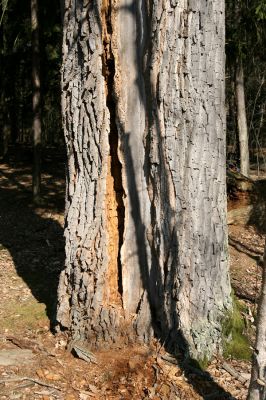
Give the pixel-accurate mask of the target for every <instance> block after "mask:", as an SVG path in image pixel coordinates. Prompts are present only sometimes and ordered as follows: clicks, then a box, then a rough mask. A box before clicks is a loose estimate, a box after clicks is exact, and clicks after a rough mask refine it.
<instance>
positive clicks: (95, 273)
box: [57, 0, 231, 358]
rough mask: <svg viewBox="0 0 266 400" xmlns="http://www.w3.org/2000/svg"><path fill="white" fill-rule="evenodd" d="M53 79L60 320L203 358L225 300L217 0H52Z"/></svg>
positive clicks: (92, 337)
mask: <svg viewBox="0 0 266 400" xmlns="http://www.w3.org/2000/svg"><path fill="white" fill-rule="evenodd" d="M62 91H63V97H62V113H63V124H64V131H65V138H66V144H67V152H68V174H67V194H66V227H65V238H66V266H65V270H64V271H63V272H62V274H61V277H60V283H59V289H58V298H59V304H58V310H57V321H58V324H59V327H60V326H61V328H67V329H68V330H69V333H70V337H71V339H72V340H73V341H76V340H81V341H88V342H89V343H90V346H95V345H96V346H100V345H103V344H104V343H109V345H110V343H112V342H116V341H119V340H122V341H124V342H126V341H132V340H140V341H146V342H147V341H149V340H150V338H151V337H152V336H154V335H156V336H157V337H158V338H159V339H160V340H161V342H165V343H167V344H168V345H169V346H170V345H171V344H172V345H177V344H181V342H182V344H183V346H185V349H186V350H188V351H189V353H190V355H191V356H193V357H197V358H203V357H207V358H210V356H211V355H212V354H213V352H214V351H216V350H217V347H219V346H220V343H221V320H222V318H223V316H224V314H225V312H227V310H228V309H230V306H231V300H230V283H229V275H228V268H227V232H226V211H225V209H226V193H225V109H224V4H223V2H222V1H220V0H215V1H209V2H203V3H202V4H201V3H200V2H197V1H189V2H188V1H185V0H184V1H179V2H177V1H162V0H155V1H153V2H148V1H144V0H143V1H141V0H138V1H136V2H132V1H131V0H130V1H129V0H112V1H111V0H105V1H100V0H96V1H95V2H88V1H85V0H83V1H82V0H79V1H75V2H74V1H73V0H65V11H64V37H63V69H62Z"/></svg>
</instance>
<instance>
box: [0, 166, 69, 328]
mask: <svg viewBox="0 0 266 400" xmlns="http://www.w3.org/2000/svg"><path fill="white" fill-rule="evenodd" d="M48 164H49V163H48ZM48 164H47V165H46V167H47V168H45V169H46V170H45V172H44V175H43V182H44V188H43V199H44V205H42V206H41V207H35V206H34V205H33V203H32V195H31V168H30V167H29V166H28V164H25V162H20V163H19V164H17V165H15V163H14V161H13V162H11V163H9V164H0V245H1V246H2V247H4V248H6V249H7V250H8V251H9V252H10V254H11V256H12V258H13V262H14V265H15V268H16V271H17V273H18V275H19V276H20V277H21V278H22V279H23V280H24V281H25V283H26V284H27V285H28V287H29V288H30V290H31V292H32V294H33V296H34V297H35V298H36V299H37V301H38V302H40V303H44V304H45V305H46V312H47V316H48V318H49V319H50V322H51V326H53V324H54V319H55V307H56V302H57V286H58V279H59V273H60V271H61V269H62V267H63V265H64V239H63V228H62V225H61V224H60V223H59V221H58V219H59V218H58V216H59V214H62V210H63V207H64V165H63V163H61V166H60V165H59V166H58V168H57V169H56V167H53V169H54V170H55V171H56V174H55V173H51V171H49V168H50V169H51V167H52V164H49V165H48ZM61 167H62V168H61ZM61 220H62V218H61Z"/></svg>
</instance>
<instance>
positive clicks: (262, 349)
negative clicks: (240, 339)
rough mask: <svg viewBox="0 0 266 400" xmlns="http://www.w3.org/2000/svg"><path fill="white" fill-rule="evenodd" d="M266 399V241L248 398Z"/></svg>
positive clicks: (254, 399)
mask: <svg viewBox="0 0 266 400" xmlns="http://www.w3.org/2000/svg"><path fill="white" fill-rule="evenodd" d="M265 399H266V242H265V249H264V268H263V274H262V287H261V295H260V300H259V305H258V319H257V335H256V345H255V349H254V354H253V365H252V374H251V380H250V386H249V393H248V400H265Z"/></svg>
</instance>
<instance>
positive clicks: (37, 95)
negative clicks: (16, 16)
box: [31, 0, 42, 202]
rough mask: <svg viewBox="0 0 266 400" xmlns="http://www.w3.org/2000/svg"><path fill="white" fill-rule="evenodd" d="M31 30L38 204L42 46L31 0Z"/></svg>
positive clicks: (34, 0)
mask: <svg viewBox="0 0 266 400" xmlns="http://www.w3.org/2000/svg"><path fill="white" fill-rule="evenodd" d="M31 29H32V83H33V97H32V104H33V123H32V131H33V151H34V158H33V176H32V189H33V199H34V201H36V202H38V201H39V200H40V193H41V144H42V139H41V135H42V130H41V80H40V45H39V21H38V0H31Z"/></svg>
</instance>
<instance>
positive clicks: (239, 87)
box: [236, 60, 249, 176]
mask: <svg viewBox="0 0 266 400" xmlns="http://www.w3.org/2000/svg"><path fill="white" fill-rule="evenodd" d="M236 104H237V124H238V135H239V146H240V172H241V174H243V175H245V176H249V147H248V125H247V116H246V104H245V84H244V70H243V63H242V60H238V61H237V66H236Z"/></svg>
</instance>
